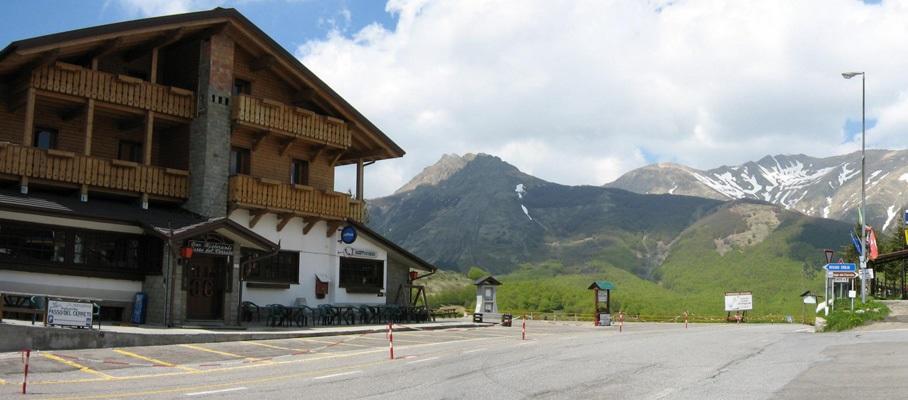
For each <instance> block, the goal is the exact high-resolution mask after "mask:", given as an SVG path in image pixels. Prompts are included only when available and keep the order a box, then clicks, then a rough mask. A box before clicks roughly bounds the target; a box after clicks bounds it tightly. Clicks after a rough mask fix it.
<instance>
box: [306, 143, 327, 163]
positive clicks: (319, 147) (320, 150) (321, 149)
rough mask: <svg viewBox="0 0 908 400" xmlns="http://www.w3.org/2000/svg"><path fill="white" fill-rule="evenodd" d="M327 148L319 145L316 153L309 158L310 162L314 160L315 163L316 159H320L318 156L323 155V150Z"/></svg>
mask: <svg viewBox="0 0 908 400" xmlns="http://www.w3.org/2000/svg"><path fill="white" fill-rule="evenodd" d="M325 148H326V146H318V147H317V148H316V149H315V153H314V154H312V157H310V158H309V162H313V163H314V162H315V161H316V160H318V157H319V156H320V155H322V152H324V151H325Z"/></svg>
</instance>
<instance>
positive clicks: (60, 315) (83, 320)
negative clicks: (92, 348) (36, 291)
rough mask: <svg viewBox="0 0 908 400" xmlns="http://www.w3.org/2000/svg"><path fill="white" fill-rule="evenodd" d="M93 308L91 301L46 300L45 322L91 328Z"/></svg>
mask: <svg viewBox="0 0 908 400" xmlns="http://www.w3.org/2000/svg"><path fill="white" fill-rule="evenodd" d="M93 313H94V309H93V306H92V304H91V303H77V302H73V301H62V300H50V301H48V302H47V324H48V325H56V326H80V327H86V328H91V320H92V314H93Z"/></svg>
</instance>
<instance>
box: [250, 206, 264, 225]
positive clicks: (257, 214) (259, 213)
mask: <svg viewBox="0 0 908 400" xmlns="http://www.w3.org/2000/svg"><path fill="white" fill-rule="evenodd" d="M249 213H250V214H252V219H250V220H249V229H252V228H255V225H256V224H258V223H259V220H261V219H262V217H264V216H265V214H268V212H267V211H265V210H251V211H249Z"/></svg>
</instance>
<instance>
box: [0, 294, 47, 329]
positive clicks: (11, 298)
mask: <svg viewBox="0 0 908 400" xmlns="http://www.w3.org/2000/svg"><path fill="white" fill-rule="evenodd" d="M31 297H33V296H26V295H19V294H7V293H0V322H3V317H4V315H6V314H9V313H16V314H31V315H32V325H34V324H35V321H37V320H38V316H39V315H40V316H41V320H40V321H42V322H44V318H45V314H46V311H45V310H44V309H43V308H36V307H33V306H32V305H31V304H30V303H31ZM45 301H46V300H45Z"/></svg>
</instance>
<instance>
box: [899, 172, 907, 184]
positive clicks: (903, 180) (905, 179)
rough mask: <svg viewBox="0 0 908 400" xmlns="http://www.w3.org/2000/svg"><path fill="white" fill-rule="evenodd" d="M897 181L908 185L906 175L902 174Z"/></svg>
mask: <svg viewBox="0 0 908 400" xmlns="http://www.w3.org/2000/svg"><path fill="white" fill-rule="evenodd" d="M899 180H900V181H902V182H905V183H908V174H902V176H900V177H899Z"/></svg>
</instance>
